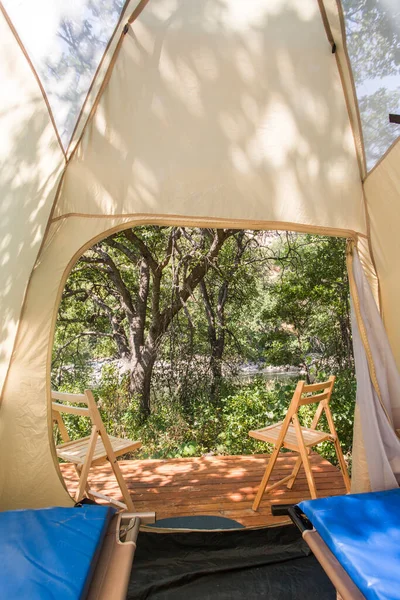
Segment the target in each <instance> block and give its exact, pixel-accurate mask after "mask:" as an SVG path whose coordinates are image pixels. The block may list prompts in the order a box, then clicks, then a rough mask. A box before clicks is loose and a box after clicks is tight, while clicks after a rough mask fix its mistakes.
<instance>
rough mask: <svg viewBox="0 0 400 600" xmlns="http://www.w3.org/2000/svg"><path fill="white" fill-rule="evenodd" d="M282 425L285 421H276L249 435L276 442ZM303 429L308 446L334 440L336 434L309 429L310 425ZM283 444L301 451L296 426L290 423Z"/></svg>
mask: <svg viewBox="0 0 400 600" xmlns="http://www.w3.org/2000/svg"><path fill="white" fill-rule="evenodd" d="M282 425H283V421H281V422H280V423H275V424H274V425H270V426H269V427H264V428H263V429H256V430H255V431H249V436H251V437H252V438H255V439H256V440H261V441H262V442H270V443H271V444H276V442H277V441H278V438H279V434H280V432H281V429H282ZM301 431H302V434H303V439H304V443H305V445H306V446H316V445H317V444H319V443H320V442H323V441H325V440H330V441H333V440H334V436H333V435H331V434H330V433H326V432H325V431H318V430H316V429H309V428H308V427H302V428H301ZM283 445H284V446H285V448H288V449H289V450H294V451H295V452H299V445H298V443H297V438H296V430H295V428H294V425H289V427H288V430H287V433H286V435H285V439H284V442H283Z"/></svg>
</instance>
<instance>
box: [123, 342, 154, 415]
mask: <svg viewBox="0 0 400 600" xmlns="http://www.w3.org/2000/svg"><path fill="white" fill-rule="evenodd" d="M155 360H156V353H155V352H152V351H149V350H148V349H145V350H144V351H143V352H142V353H141V356H140V357H139V358H138V359H136V360H134V361H133V362H132V367H131V372H130V381H129V391H130V394H131V395H132V396H133V397H136V398H137V399H138V400H139V412H140V420H141V421H145V420H146V419H147V418H148V417H149V416H150V412H151V403H150V389H151V377H152V375H153V369H154V363H155Z"/></svg>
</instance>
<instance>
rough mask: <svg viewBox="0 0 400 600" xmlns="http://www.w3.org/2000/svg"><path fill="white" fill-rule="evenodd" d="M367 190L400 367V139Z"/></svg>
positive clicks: (385, 309)
mask: <svg viewBox="0 0 400 600" xmlns="http://www.w3.org/2000/svg"><path fill="white" fill-rule="evenodd" d="M364 189H365V196H366V199H367V205H368V211H369V215H370V223H371V241H372V246H373V251H374V257H375V261H376V268H377V272H378V277H379V281H380V287H381V300H382V314H383V319H384V323H385V327H386V331H387V333H388V336H389V341H390V343H391V346H392V350H393V353H394V356H395V359H396V362H397V366H398V368H400V327H399V298H400V261H399V256H400V236H399V226H400V213H399V207H400V197H399V196H400V140H398V141H397V143H395V144H394V146H392V148H391V149H390V151H389V152H388V153H387V154H386V156H385V157H384V158H383V160H382V161H381V162H380V163H379V164H378V165H377V166H376V168H375V169H373V170H372V171H371V173H370V174H369V175H368V177H367V178H366V180H365V183H364Z"/></svg>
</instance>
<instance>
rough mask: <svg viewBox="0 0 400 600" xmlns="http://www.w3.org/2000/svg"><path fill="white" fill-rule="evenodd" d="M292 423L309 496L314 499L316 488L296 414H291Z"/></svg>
mask: <svg viewBox="0 0 400 600" xmlns="http://www.w3.org/2000/svg"><path fill="white" fill-rule="evenodd" d="M293 424H294V428H295V430H296V437H297V443H298V445H299V452H300V457H301V459H302V461H303V464H304V470H305V472H306V477H307V483H308V487H309V489H310V494H311V498H312V499H313V500H314V499H315V498H317V490H316V487H315V482H314V477H313V474H312V471H311V465H310V461H309V458H308V450H307V447H306V445H305V443H304V439H303V434H302V433H301V426H300V423H299V418H298V416H297V414H295V415H293Z"/></svg>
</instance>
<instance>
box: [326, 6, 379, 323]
mask: <svg viewBox="0 0 400 600" xmlns="http://www.w3.org/2000/svg"><path fill="white" fill-rule="evenodd" d="M319 1H320V0H318V2H319ZM323 1H324V0H322V2H323ZM335 1H336V6H337V9H338V14H339V21H340V28H341V34H342V43H343V54H344V59H345V61H346V64H347V68H348V70H349V77H350V82H351V91H352V95H353V104H354V109H355V114H356V124H357V129H358V133H357V135H359V137H360V144H361V156H360V153H359V151H358V150H357V147H356V154H357V161H358V165H359V169H360V179H361V183H362V184H363V182H364V180H365V177H366V176H367V161H366V155H365V144H364V132H363V128H362V123H361V115H360V109H359V104H358V97H357V91H356V86H355V81H354V76H353V69H352V67H351V61H350V57H349V53H348V49H347V34H346V24H345V20H344V13H343V7H342V2H341V0H335ZM336 63H337V67H338V71H339V75H340V81H341V84H342V90H343V96H344V99H345V103H346V107H347V112H348V115H349V121H350V125H351V128H352V132H353V138H354V142H356V135H355V133H356V131H355V124H354V119H353V118H352V114H351V110H350V97H349V93H348V90H347V86H346V85H345V83H344V78H343V69H342V66H341V64H340V60H339V56H338V53H336ZM363 206H364V213H365V222H366V226H367V241H368V250H369V254H370V258H371V262H372V265H373V267H374V271H375V276H376V281H377V286H378V303H379V304H378V309H379V311H380V312H381V307H382V300H381V284H380V280H379V276H378V269H377V267H376V261H375V256H374V251H373V248H372V240H371V222H370V216H369V210H368V205H367V200H366V196H365V191H364V186H363Z"/></svg>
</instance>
